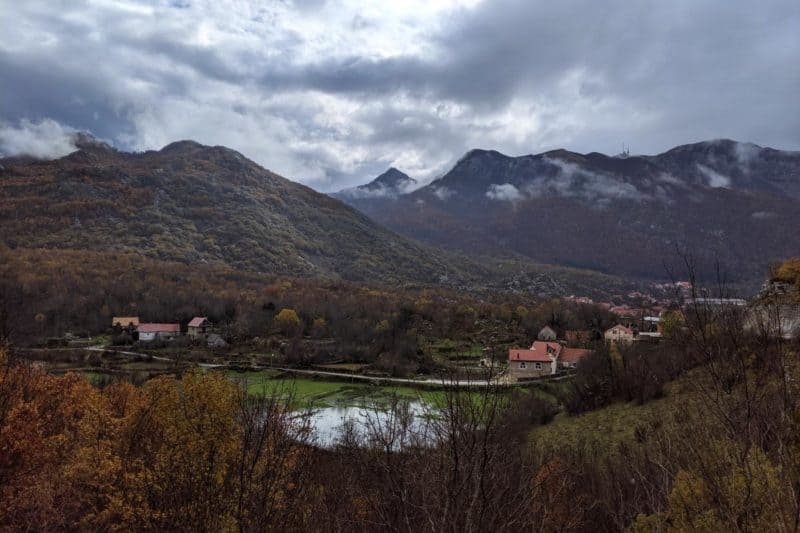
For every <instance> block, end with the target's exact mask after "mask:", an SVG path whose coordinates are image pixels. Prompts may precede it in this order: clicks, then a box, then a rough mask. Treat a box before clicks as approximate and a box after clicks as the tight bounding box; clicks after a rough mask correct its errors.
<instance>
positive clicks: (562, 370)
mask: <svg viewBox="0 0 800 533" xmlns="http://www.w3.org/2000/svg"><path fill="white" fill-rule="evenodd" d="M680 283H683V284H684V285H687V286H686V287H684V286H683V285H680ZM784 285H785V284H781V283H779V282H768V283H766V284H765V285H764V287H763V289H762V292H761V293H760V295H759V297H758V298H756V299H754V300H753V302H752V305H751V306H750V308H749V310H748V313H747V316H748V317H749V318H748V323H749V324H750V325H749V327H750V328H755V327H757V325H758V324H757V322H758V321H759V318H762V317H764V316H765V314H766V313H767V310H766V309H767V308H766V307H765V306H763V305H759V304H758V302H759V301H761V300H763V299H764V298H765V297H767V296H770V295H773V296H774V295H778V296H780V295H785V294H786V292H787V290H788V289H787V287H786V286H784ZM677 286H678V288H679V289H683V291H684V293H685V294H684V295H685V299H684V300H683V302H682V304H681V305H677V304H675V303H670V302H655V301H649V302H648V301H647V298H646V297H645V296H644V295H642V294H633V295H630V296H632V297H639V298H640V299H644V300H645V301H646V302H647V303H649V304H650V305H648V306H647V307H644V306H643V307H639V308H637V307H632V306H627V305H617V306H611V305H610V304H607V305H604V304H603V303H599V304H598V303H595V302H591V301H590V300H588V299H586V298H579V297H574V296H573V297H567V298H565V300H567V301H573V302H576V303H580V304H585V305H599V306H600V307H603V308H606V309H608V310H609V311H610V312H611V313H613V315H614V316H616V317H617V323H616V324H614V325H613V326H612V327H610V328H608V329H606V330H604V331H592V330H588V329H585V330H574V329H562V328H559V327H557V326H556V325H554V324H546V325H545V326H544V327H542V328H541V329H540V330H539V332H538V334H537V335H536V339H535V340H534V341H533V342H532V343H531V344H530V345H529V346H524V347H519V346H513V347H510V348H509V349H508V350H507V355H506V356H505V357H498V356H497V354H496V353H495V354H493V355H491V356H489V355H488V354H486V353H484V356H483V357H481V358H480V359H479V360H478V365H477V368H476V367H470V368H467V370H470V369H471V370H472V371H473V374H472V375H467V377H466V380H467V381H476V380H479V379H487V380H488V382H494V383H503V384H515V383H525V382H528V381H535V380H543V379H544V380H546V379H553V378H560V377H566V376H568V375H570V374H571V373H572V372H574V370H575V369H576V368H577V366H578V364H579V362H580V361H581V360H583V359H585V358H586V357H588V356H590V355H591V354H592V353H593V352H594V351H595V350H596V348H597V346H598V345H600V344H603V343H605V344H607V345H614V346H617V348H618V349H624V348H625V347H629V346H631V345H633V344H635V343H650V344H652V343H659V342H660V341H661V340H662V338H663V336H664V327H665V323H667V322H670V321H672V322H674V321H676V320H677V321H679V322H684V321H685V316H684V315H685V313H686V312H687V310H689V309H692V308H697V307H702V308H703V309H707V310H712V311H713V310H715V309H724V308H729V307H734V308H744V306H747V305H748V302H747V301H746V300H743V299H739V298H714V297H697V296H694V297H693V296H692V295H690V294H689V293H688V288H689V287H688V284H686V283H685V282H679V284H678V285H677ZM780 316H781V319H780V320H779V321H778V323H779V324H780V331H778V332H776V333H775V334H777V335H780V336H782V337H785V338H793V337H794V336H795V335H797V332H798V331H799V330H800V311H798V308H797V306H796V305H790V306H786V305H783V306H781V308H780ZM111 332H112V336H113V338H114V339H117V340H120V339H121V340H122V342H129V343H131V344H136V345H137V346H141V347H142V349H147V348H148V346H149V347H150V349H151V350H152V349H157V348H158V347H166V346H170V344H173V343H174V342H176V341H177V340H178V339H185V341H184V342H186V343H189V344H191V345H194V346H203V347H205V348H207V349H209V350H211V351H212V352H217V353H220V351H224V350H225V349H227V348H229V347H230V346H229V341H228V340H226V339H225V338H224V336H223V335H222V334H221V332H220V330H219V328H217V327H216V326H215V324H214V323H213V322H212V321H211V320H210V319H209V318H208V317H205V316H195V317H193V318H192V319H191V320H189V321H188V322H187V323H186V324H185V325H184V326H183V327H182V325H181V324H180V323H177V322H174V323H156V322H144V321H142V320H141V318H140V317H139V316H114V317H113V318H112V321H111ZM126 339H127V340H126ZM109 348H111V347H109ZM481 349H482V351H483V352H487V351H488V350H489V348H488V347H486V346H484V347H482V348H481ZM230 364H231V362H230V361H227V362H220V363H219V365H220V366H225V365H230ZM462 364H463V362H462ZM237 365H238V364H234V366H237ZM239 366H240V365H239ZM245 366H246V365H245ZM256 366H258V365H256ZM284 366H293V365H291V364H285V365H284ZM295 366H296V365H295ZM362 367H364V368H362ZM481 368H482V369H484V370H483V371H479V372H478V373H475V372H474V371H476V370H479V369H481ZM298 370H299V371H304V372H315V373H318V374H319V375H322V376H324V375H325V374H331V375H337V374H341V373H342V370H344V372H345V374H352V376H353V377H354V378H364V379H374V378H378V377H383V378H390V376H387V375H381V374H380V373H378V374H375V373H374V372H369V371H368V369H367V368H366V367H365V366H364V365H340V366H337V364H336V361H333V364H328V365H325V364H321V365H311V366H310V367H309V366H308V365H301V366H300V367H298ZM462 370H463V369H462ZM478 376H480V377H478ZM417 379H422V380H424V379H425V378H424V377H421V376H418V377H417ZM402 381H409V382H413V381H414V379H410V380H407V379H403V380H402Z"/></svg>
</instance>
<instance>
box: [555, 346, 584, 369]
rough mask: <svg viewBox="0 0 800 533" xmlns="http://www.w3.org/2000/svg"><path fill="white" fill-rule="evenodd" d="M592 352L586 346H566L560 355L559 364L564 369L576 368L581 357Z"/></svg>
mask: <svg viewBox="0 0 800 533" xmlns="http://www.w3.org/2000/svg"><path fill="white" fill-rule="evenodd" d="M591 353H592V350H587V349H585V348H567V347H566V346H565V347H564V349H563V350H561V354H560V355H559V356H558V366H559V368H562V369H564V370H567V369H570V368H575V367H577V366H578V363H579V362H580V360H581V359H583V358H584V357H587V356H589V355H591Z"/></svg>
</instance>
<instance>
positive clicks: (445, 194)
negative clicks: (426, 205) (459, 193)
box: [433, 185, 456, 202]
mask: <svg viewBox="0 0 800 533" xmlns="http://www.w3.org/2000/svg"><path fill="white" fill-rule="evenodd" d="M455 193H456V192H455V191H454V190H452V189H448V188H447V187H445V186H444V185H441V186H439V187H434V189H433V194H435V195H436V197H437V198H438V199H439V200H441V201H443V202H444V201H445V200H447V199H448V198H450V197H451V196H453V195H454V194H455Z"/></svg>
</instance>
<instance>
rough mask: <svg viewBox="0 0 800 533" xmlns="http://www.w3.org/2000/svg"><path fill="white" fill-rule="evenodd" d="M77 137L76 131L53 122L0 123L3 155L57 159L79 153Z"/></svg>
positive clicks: (0, 142) (46, 120) (22, 121)
mask: <svg viewBox="0 0 800 533" xmlns="http://www.w3.org/2000/svg"><path fill="white" fill-rule="evenodd" d="M74 135H75V130H74V129H72V128H70V127H67V126H63V125H62V124H59V123H58V122H56V121H55V120H51V119H45V120H41V121H39V122H31V121H29V120H27V119H23V120H21V121H20V122H19V124H18V125H17V126H14V125H12V124H4V123H0V154H2V155H3V156H12V155H29V156H33V157H37V158H40V159H56V158H58V157H63V156H65V155H67V154H69V153H70V152H74V151H75V150H76V148H75V142H74Z"/></svg>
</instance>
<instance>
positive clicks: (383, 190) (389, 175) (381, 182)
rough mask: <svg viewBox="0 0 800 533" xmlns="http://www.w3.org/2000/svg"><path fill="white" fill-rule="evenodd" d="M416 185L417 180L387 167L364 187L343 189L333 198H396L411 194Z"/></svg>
mask: <svg viewBox="0 0 800 533" xmlns="http://www.w3.org/2000/svg"><path fill="white" fill-rule="evenodd" d="M416 185H417V180H415V179H414V178H412V177H411V176H409V175H408V174H406V173H405V172H403V171H401V170H398V169H396V168H395V167H389V169H388V170H386V172H384V173H383V174H381V175H380V176H378V177H377V178H375V179H374V180H372V181H370V182H369V183H365V184H364V185H359V186H358V187H351V188H349V189H343V190H341V191H339V192H337V193H334V194H333V196H335V197H337V198H340V199H344V200H347V199H360V198H396V197H398V196H400V195H403V194H406V193H408V192H411V190H412V189H414V188H415V187H416Z"/></svg>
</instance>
